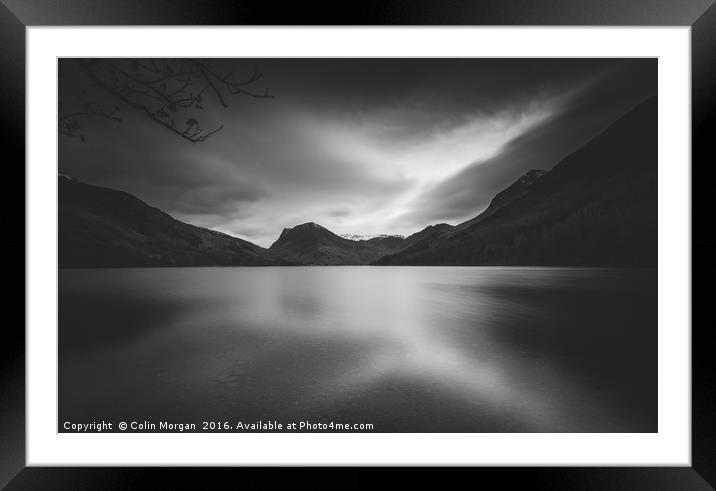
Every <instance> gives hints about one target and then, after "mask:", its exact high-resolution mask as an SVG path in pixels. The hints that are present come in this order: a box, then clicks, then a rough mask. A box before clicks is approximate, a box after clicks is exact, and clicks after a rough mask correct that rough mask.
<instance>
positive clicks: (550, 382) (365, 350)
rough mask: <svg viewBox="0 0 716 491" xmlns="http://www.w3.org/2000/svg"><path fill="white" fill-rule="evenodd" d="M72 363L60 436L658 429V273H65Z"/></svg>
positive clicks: (64, 374)
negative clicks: (275, 425)
mask: <svg viewBox="0 0 716 491" xmlns="http://www.w3.org/2000/svg"><path fill="white" fill-rule="evenodd" d="M59 357H60V362H59V422H58V424H59V425H60V426H61V424H62V422H64V421H72V422H90V421H95V420H103V419H104V420H105V421H115V422H117V421H128V422H129V421H139V422H141V421H148V422H159V421H170V422H176V423H195V424H197V425H198V427H199V429H201V424H202V422H203V421H215V422H225V421H227V422H230V423H231V424H232V425H233V424H235V423H236V422H239V421H241V422H256V421H264V422H266V421H279V422H282V423H283V424H288V423H291V422H301V421H304V422H306V421H308V422H311V423H326V424H327V423H331V422H333V423H341V424H355V423H364V424H371V425H373V429H372V431H376V432H655V431H657V274H656V271H655V270H617V269H614V270H611V269H589V268H581V269H580V268H507V267H505V268H502V267H371V266H356V267H256V268H241V267H236V268H232V267H224V268H146V269H87V270H82V269H76V270H72V269H63V270H60V272H59ZM59 429H60V431H63V430H62V428H61V427H60V428H59Z"/></svg>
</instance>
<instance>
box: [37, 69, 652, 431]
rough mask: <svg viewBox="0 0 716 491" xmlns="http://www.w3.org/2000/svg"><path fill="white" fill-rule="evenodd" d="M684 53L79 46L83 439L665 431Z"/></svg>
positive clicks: (72, 348)
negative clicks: (661, 233) (675, 80)
mask: <svg viewBox="0 0 716 491" xmlns="http://www.w3.org/2000/svg"><path fill="white" fill-rule="evenodd" d="M657 63H658V60H657V59H656V58H186V59H182V58H58V60H57V70H58V87H57V92H58V101H59V105H58V108H57V113H58V122H57V129H58V176H57V185H58V234H57V235H58V244H57V246H58V252H57V254H58V265H59V271H58V325H57V336H58V347H57V349H58V361H59V363H58V381H57V383H58V408H57V409H58V421H57V431H58V432H60V433H74V432H87V431H102V432H124V433H127V432H150V433H155V432H156V433H159V432H175V433H181V432H217V433H221V432H226V433H236V432H327V433H656V432H658V431H659V428H658V416H659V412H658V400H657V395H658V394H657V392H658V391H657V382H658V373H657V372H658V371H657V361H658V351H657V347H658V343H657V339H658V331H657V328H658V321H659V318H658V288H657V287H658V282H657V263H658V253H659V243H658V236H657V231H658V179H657V177H658V133H657V123H658V117H657V114H658V113H657V109H658V104H659V101H658V97H657V92H658V74H657ZM51 109H52V108H50V109H48V110H51ZM53 176H54V174H53ZM53 179H54V177H53Z"/></svg>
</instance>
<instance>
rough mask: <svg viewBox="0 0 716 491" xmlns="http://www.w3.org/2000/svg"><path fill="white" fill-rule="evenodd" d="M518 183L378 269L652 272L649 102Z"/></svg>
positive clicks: (653, 133)
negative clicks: (641, 269) (501, 267)
mask: <svg viewBox="0 0 716 491" xmlns="http://www.w3.org/2000/svg"><path fill="white" fill-rule="evenodd" d="M528 176H529V174H528ZM528 176H523V178H524V177H528ZM521 181H522V179H520V180H518V182H516V183H515V184H513V185H512V186H510V187H509V188H508V189H506V190H505V191H503V192H502V193H500V194H498V195H497V196H496V197H495V199H494V200H493V203H492V204H491V205H490V207H489V208H488V209H487V210H486V211H485V212H484V213H483V214H481V215H479V216H477V217H475V218H474V219H472V220H469V221H467V222H465V223H463V224H460V225H458V226H456V227H454V229H452V230H448V231H446V232H443V233H442V234H440V235H434V234H433V235H430V236H428V237H426V238H424V239H423V240H421V241H418V242H417V243H415V244H413V245H412V246H410V247H407V248H405V249H404V250H402V251H400V252H398V253H396V254H393V255H389V256H386V257H383V258H381V259H380V260H379V261H377V264H382V265H391V264H394V265H483V264H484V265H590V266H654V265H656V263H657V252H658V249H657V217H658V214H657V100H656V99H655V98H654V99H649V100H647V101H645V102H643V103H641V104H640V105H638V106H637V107H635V108H634V109H632V110H631V111H630V112H628V113H627V114H625V115H624V116H622V117H621V118H620V119H619V120H617V121H616V122H614V123H613V124H612V125H611V126H610V127H609V128H607V129H606V130H605V131H604V132H602V133H601V134H599V135H598V136H596V137H595V138H594V139H592V140H591V141H589V142H588V143H587V144H585V145H584V146H582V147H581V148H580V149H578V150H577V151H575V152H574V153H572V154H571V155H569V156H567V157H566V158H564V159H563V160H562V161H561V162H559V163H558V164H557V165H555V166H554V168H553V169H552V170H551V171H549V172H548V173H541V174H540V175H539V176H537V175H532V176H531V178H530V179H528V181H529V183H528V185H527V186H523V185H521V184H520V182H521ZM522 184H524V183H522Z"/></svg>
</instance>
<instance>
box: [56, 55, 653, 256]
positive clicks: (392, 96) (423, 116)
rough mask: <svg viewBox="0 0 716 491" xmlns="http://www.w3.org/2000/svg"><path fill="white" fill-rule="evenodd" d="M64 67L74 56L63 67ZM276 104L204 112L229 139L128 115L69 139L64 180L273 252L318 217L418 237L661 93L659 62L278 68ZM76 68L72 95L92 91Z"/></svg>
mask: <svg viewBox="0 0 716 491" xmlns="http://www.w3.org/2000/svg"><path fill="white" fill-rule="evenodd" d="M61 63H64V62H61ZM220 63H224V64H227V65H229V64H231V65H232V66H235V69H236V70H238V71H241V70H245V71H250V70H251V69H252V66H253V65H254V64H255V65H257V66H258V67H259V68H260V69H261V70H262V72H263V73H264V78H263V79H262V82H263V83H265V84H266V86H267V87H269V88H270V90H271V92H272V93H273V94H275V96H276V98H275V99H274V100H257V99H250V98H234V99H232V100H231V101H230V105H229V108H228V109H224V108H223V107H221V106H220V105H217V104H215V105H213V106H212V105H211V103H210V102H208V103H207V104H205V106H207V107H206V111H205V112H206V113H207V115H208V116H207V117H209V118H210V119H212V120H216V121H220V122H221V123H222V124H224V130H223V131H222V132H220V133H218V134H216V135H215V136H214V137H212V138H211V139H209V140H207V141H206V142H203V143H198V144H192V143H190V142H186V141H183V140H182V139H180V138H178V137H177V136H176V135H174V134H172V133H170V132H169V131H166V130H165V129H163V128H161V127H159V126H158V125H156V124H154V123H152V122H150V121H148V120H147V119H146V118H145V117H143V116H142V115H141V114H137V113H136V112H135V111H133V110H132V109H131V108H128V107H122V106H120V107H121V111H122V116H123V118H124V121H123V122H122V123H114V122H111V121H105V120H97V121H92V122H87V123H86V124H90V125H91V126H90V127H88V129H87V139H86V142H85V143H82V142H80V141H79V140H78V139H67V138H63V137H62V136H61V137H60V159H59V160H60V171H61V172H63V173H66V174H69V175H71V176H73V177H75V178H77V179H79V180H82V181H85V182H90V183H93V184H99V185H105V186H108V187H113V188H117V189H122V190H125V191H127V192H130V193H132V194H135V195H136V196H138V197H139V198H141V199H143V200H144V201H146V202H148V203H149V204H151V205H152V206H156V207H159V208H161V209H163V210H165V211H167V212H169V213H170V214H172V215H174V216H176V217H177V218H179V219H182V220H185V221H188V222H190V223H194V224H197V225H202V226H207V227H211V228H214V229H217V230H221V231H224V232H227V233H231V234H234V235H237V236H240V237H242V238H245V239H248V240H251V241H253V242H256V243H258V244H260V245H264V246H268V245H270V244H271V242H273V241H274V240H275V239H276V238H277V237H278V235H279V234H280V232H281V230H282V229H283V228H284V227H291V226H294V225H297V224H299V223H303V222H306V221H315V222H318V223H321V224H322V225H324V226H326V227H327V228H329V229H331V230H334V231H335V232H336V233H340V234H376V233H390V234H410V233H412V232H414V231H417V230H418V229H420V228H423V227H425V226H426V225H429V224H433V223H437V222H448V223H457V222H459V221H462V220H466V219H469V218H472V217H473V216H475V215H477V214H478V213H479V212H480V211H482V210H483V209H484V207H485V206H486V205H487V204H488V203H489V200H490V199H491V198H492V197H493V196H494V195H495V194H496V193H497V192H499V191H500V190H501V189H503V188H504V187H506V186H507V185H509V184H510V183H511V182H513V181H514V180H515V179H516V178H517V177H519V176H520V175H521V174H522V173H524V172H526V171H527V170H529V169H532V168H542V169H550V168H551V167H552V166H554V165H555V164H556V163H557V162H558V161H559V160H560V159H561V158H563V157H564V156H565V155H567V154H568V153H569V152H571V151H573V150H575V149H576V148H578V147H579V146H580V145H581V144H583V143H584V142H586V141H588V140H589V139H590V138H591V137H593V136H594V135H596V134H597V133H599V132H600V131H602V130H603V129H604V128H605V127H606V126H607V125H608V124H609V123H610V122H611V121H613V120H614V119H616V118H617V117H618V116H620V115H621V114H622V113H624V112H625V111H627V110H628V109H629V108H630V107H631V106H633V105H635V104H637V103H638V102H640V101H641V100H643V99H645V98H647V97H649V96H651V95H654V94H655V93H656V62H655V61H654V60H626V59H619V60H607V59H584V60H571V59H550V60H544V59H524V60H521V59H507V60H493V59H425V60H420V59H405V60H401V59H376V60H360V59H341V60H332V59H291V60H281V59H267V60H250V62H249V61H246V60H222V61H221V62H220ZM70 68H71V67H70V65H67V67H66V68H65V70H64V71H63V75H64V76H63V77H61V81H60V98H61V99H63V98H64V99H72V98H73V97H77V94H78V93H79V91H81V90H84V87H85V86H90V88H91V82H89V81H88V80H85V79H83V78H82V75H81V74H80V73H73V72H72V70H71V69H70Z"/></svg>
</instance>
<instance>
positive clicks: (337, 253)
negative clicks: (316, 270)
mask: <svg viewBox="0 0 716 491" xmlns="http://www.w3.org/2000/svg"><path fill="white" fill-rule="evenodd" d="M404 240H405V239H403V238H402V237H400V236H379V237H374V238H372V239H368V240H350V239H346V238H344V237H340V236H338V235H336V234H334V233H333V232H331V231H330V230H328V229H326V228H324V227H322V226H320V225H318V224H317V223H313V222H309V223H304V224H301V225H297V226H295V227H293V228H286V229H284V230H283V232H281V235H280V236H279V238H278V239H277V240H276V242H274V243H273V244H272V245H271V247H269V249H268V251H266V254H265V257H266V258H267V259H270V260H282V261H284V262H285V263H288V264H306V265H357V264H369V263H371V262H373V261H376V260H377V259H379V258H381V257H382V256H384V255H386V254H390V253H394V252H397V251H398V250H400V249H401V248H402V247H403V244H404Z"/></svg>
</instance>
